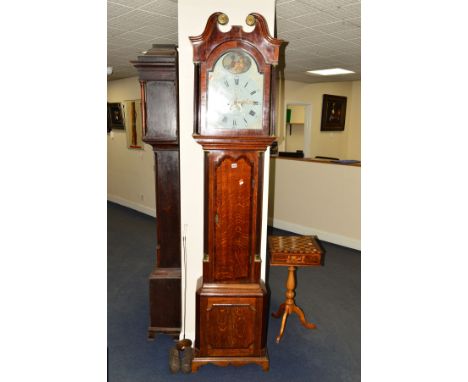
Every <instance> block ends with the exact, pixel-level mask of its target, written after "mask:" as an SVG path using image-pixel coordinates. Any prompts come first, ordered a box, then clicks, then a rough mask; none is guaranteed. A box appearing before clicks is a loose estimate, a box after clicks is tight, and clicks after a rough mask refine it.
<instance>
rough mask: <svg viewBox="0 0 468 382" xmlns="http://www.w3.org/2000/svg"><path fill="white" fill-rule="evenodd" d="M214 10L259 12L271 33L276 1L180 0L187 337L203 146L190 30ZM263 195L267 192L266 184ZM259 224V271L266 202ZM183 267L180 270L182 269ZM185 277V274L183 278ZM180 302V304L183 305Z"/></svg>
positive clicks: (197, 266)
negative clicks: (196, 124)
mask: <svg viewBox="0 0 468 382" xmlns="http://www.w3.org/2000/svg"><path fill="white" fill-rule="evenodd" d="M214 12H224V13H226V14H227V15H228V17H229V24H228V25H226V26H223V27H221V29H223V30H227V29H229V28H230V25H243V26H245V30H251V29H252V28H250V27H247V26H246V25H245V18H246V17H247V15H248V14H249V13H251V12H258V13H260V14H261V15H263V16H264V17H265V19H266V20H267V22H268V25H269V29H270V33H272V31H273V30H274V15H275V1H274V0H264V1H257V2H253V1H251V0H237V1H232V0H199V1H193V0H179V2H178V36H179V44H178V45H179V86H180V89H183V91H180V93H179V94H180V97H179V102H180V116H179V117H180V177H181V224H182V230H184V226H185V225H186V226H187V238H186V243H187V251H188V253H187V269H188V272H187V273H188V274H187V298H186V305H187V306H186V312H187V314H186V337H187V338H191V339H194V338H195V292H196V283H197V280H198V279H199V278H200V277H201V276H202V260H203V150H202V148H201V146H200V145H199V144H197V143H196V142H195V141H194V140H193V138H192V133H193V49H192V45H191V43H190V41H189V39H188V37H189V36H197V35H200V34H201V33H202V32H203V30H204V28H205V25H206V21H207V20H208V17H209V16H210V15H211V14H212V13H214ZM268 174H269V158H268V157H267V160H266V163H265V177H266V182H265V183H264V184H268ZM264 195H265V196H267V195H268V189H267V187H265V190H264ZM263 215H264V216H263V223H264V224H263V230H262V253H261V256H262V260H263V267H262V277H264V276H263V275H264V273H265V267H264V265H265V252H266V224H267V208H266V206H264V208H263ZM183 274H184V272H182V275H183ZM182 281H183V282H184V279H183V280H182ZM183 305H184V304H182V306H183Z"/></svg>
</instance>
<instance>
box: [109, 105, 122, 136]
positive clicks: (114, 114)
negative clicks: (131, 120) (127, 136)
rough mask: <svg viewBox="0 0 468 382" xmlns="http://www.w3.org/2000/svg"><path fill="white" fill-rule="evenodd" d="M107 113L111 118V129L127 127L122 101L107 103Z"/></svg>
mask: <svg viewBox="0 0 468 382" xmlns="http://www.w3.org/2000/svg"><path fill="white" fill-rule="evenodd" d="M107 114H108V118H109V119H110V127H111V129H122V130H124V129H125V122H124V118H123V114H122V107H121V105H120V103H118V102H114V103H109V102H108V103H107Z"/></svg>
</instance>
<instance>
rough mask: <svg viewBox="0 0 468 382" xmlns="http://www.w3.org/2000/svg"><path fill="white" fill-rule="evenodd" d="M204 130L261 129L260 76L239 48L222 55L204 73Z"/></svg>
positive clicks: (252, 63)
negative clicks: (205, 78)
mask: <svg viewBox="0 0 468 382" xmlns="http://www.w3.org/2000/svg"><path fill="white" fill-rule="evenodd" d="M207 101H208V104H207V106H208V107H207V125H208V129H210V130H211V129H217V130H246V129H247V130H261V129H262V115H263V112H262V111H263V74H262V73H260V72H259V71H258V67H257V64H256V62H255V60H254V58H253V57H252V56H251V55H250V54H248V53H247V52H245V51H244V50H242V49H233V50H230V51H228V52H227V53H225V54H223V55H222V56H221V57H220V58H219V59H218V60H217V61H216V63H215V65H214V67H213V71H211V72H209V73H208V94H207Z"/></svg>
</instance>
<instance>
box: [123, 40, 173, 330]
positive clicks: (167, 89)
mask: <svg viewBox="0 0 468 382" xmlns="http://www.w3.org/2000/svg"><path fill="white" fill-rule="evenodd" d="M177 57H178V56H177V48H176V46H175V45H158V44H155V45H153V47H152V48H151V49H149V50H148V51H147V52H146V53H145V55H143V56H139V57H138V61H132V64H133V65H134V66H135V67H136V69H137V70H138V74H139V80H140V87H141V105H142V125H143V141H144V142H146V143H147V144H150V145H151V146H152V147H153V151H154V159H155V167H154V169H155V182H156V217H157V242H158V245H157V248H156V266H155V267H154V269H153V271H152V272H151V274H150V277H149V305H150V309H149V310H150V325H149V328H148V337H149V338H154V336H155V335H156V333H167V334H172V335H175V336H178V335H179V333H180V327H181V273H180V259H181V256H180V254H181V251H180V176H179V108H178V105H179V94H178V71H177V64H178V62H177V61H178V60H177Z"/></svg>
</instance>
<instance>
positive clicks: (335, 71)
mask: <svg viewBox="0 0 468 382" xmlns="http://www.w3.org/2000/svg"><path fill="white" fill-rule="evenodd" d="M307 73H310V74H318V75H319V76H336V75H338V74H349V73H354V72H353V71H352V70H347V69H341V68H333V69H321V70H308V71H307Z"/></svg>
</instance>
